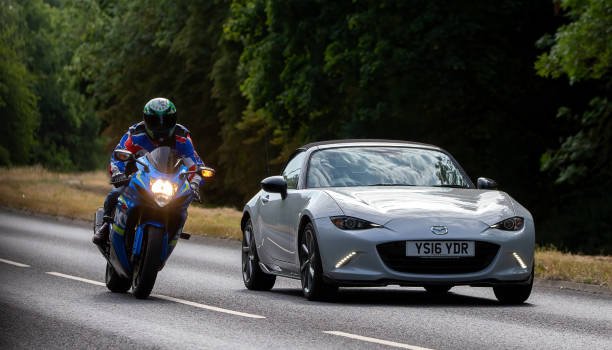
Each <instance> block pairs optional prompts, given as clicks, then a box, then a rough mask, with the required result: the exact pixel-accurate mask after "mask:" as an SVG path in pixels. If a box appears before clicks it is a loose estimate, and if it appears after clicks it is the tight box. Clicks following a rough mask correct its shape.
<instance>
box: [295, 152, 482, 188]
mask: <svg viewBox="0 0 612 350" xmlns="http://www.w3.org/2000/svg"><path fill="white" fill-rule="evenodd" d="M353 186H441V187H462V188H467V187H470V185H469V180H468V179H466V178H465V176H464V175H463V173H462V172H461V171H460V170H459V166H458V165H457V164H456V163H455V162H454V161H453V160H452V158H450V157H449V156H448V155H447V154H445V153H443V152H440V151H436V150H430V149H421V148H410V147H392V146H369V147H342V148H330V149H324V150H320V151H316V152H314V153H313V154H312V156H311V158H310V164H309V167H308V175H307V187H309V188H313V187H353Z"/></svg>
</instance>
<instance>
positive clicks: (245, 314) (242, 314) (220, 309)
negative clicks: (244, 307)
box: [151, 294, 266, 319]
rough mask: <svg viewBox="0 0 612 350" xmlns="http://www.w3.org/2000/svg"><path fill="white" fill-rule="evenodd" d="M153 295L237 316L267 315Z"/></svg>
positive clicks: (253, 316)
mask: <svg viewBox="0 0 612 350" xmlns="http://www.w3.org/2000/svg"><path fill="white" fill-rule="evenodd" d="M151 296H152V297H154V298H158V299H162V300H168V301H173V302H175V303H179V304H184V305H189V306H193V307H197V308H200V309H205V310H210V311H216V312H221V313H225V314H230V315H235V316H242V317H248V318H257V319H263V318H266V317H265V316H260V315H255V314H249V313H246V312H240V311H234V310H229V309H223V308H220V307H217V306H210V305H206V304H200V303H196V302H194V301H189V300H184V299H179V298H174V297H169V296H166V295H161V294H151Z"/></svg>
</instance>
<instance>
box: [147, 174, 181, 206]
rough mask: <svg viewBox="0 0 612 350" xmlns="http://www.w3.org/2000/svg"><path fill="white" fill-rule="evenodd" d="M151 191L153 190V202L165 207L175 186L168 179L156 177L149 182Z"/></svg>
mask: <svg viewBox="0 0 612 350" xmlns="http://www.w3.org/2000/svg"><path fill="white" fill-rule="evenodd" d="M151 192H153V199H155V203H157V205H159V206H160V207H165V206H166V205H167V204H168V203H170V200H172V197H173V196H174V193H175V192H176V188H175V186H174V185H173V184H172V183H171V182H170V181H167V180H160V179H158V180H154V181H153V182H152V183H151Z"/></svg>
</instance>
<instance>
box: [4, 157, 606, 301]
mask: <svg viewBox="0 0 612 350" xmlns="http://www.w3.org/2000/svg"><path fill="white" fill-rule="evenodd" d="M110 188H111V187H110V185H109V184H108V177H107V175H106V174H105V173H104V172H102V171H97V172H86V173H57V172H51V171H48V170H45V169H44V168H42V167H38V166H34V167H19V168H10V169H7V168H0V206H5V207H11V208H16V209H22V210H26V211H30V212H34V213H41V214H47V215H53V216H62V217H67V218H71V219H80V220H87V221H89V220H91V219H92V216H93V213H94V212H95V210H96V208H98V207H100V206H102V202H103V201H104V197H105V196H106V193H108V191H109V190H110ZM241 216H242V214H241V212H240V211H238V210H235V209H233V208H202V207H199V206H191V207H190V208H189V219H187V226H186V227H185V231H187V232H189V233H193V234H198V235H208V236H215V237H223V238H232V239H240V237H241V231H240V218H241ZM535 271H536V277H538V278H543V279H549V280H563V281H571V282H578V283H589V284H596V285H601V286H606V287H607V288H609V289H612V256H588V255H575V254H568V253H562V252H560V251H558V250H556V249H554V248H538V249H537V251H536V268H535Z"/></svg>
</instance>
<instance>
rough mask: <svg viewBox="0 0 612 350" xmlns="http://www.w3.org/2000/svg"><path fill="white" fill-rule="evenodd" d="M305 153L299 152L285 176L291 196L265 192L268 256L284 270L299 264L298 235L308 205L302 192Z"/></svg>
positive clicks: (262, 213)
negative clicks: (301, 180) (283, 196)
mask: <svg viewBox="0 0 612 350" xmlns="http://www.w3.org/2000/svg"><path fill="white" fill-rule="evenodd" d="M304 157H305V152H299V153H296V154H294V156H293V157H292V158H291V159H290V160H289V162H287V165H286V166H285V169H284V170H283V172H282V174H281V175H282V176H283V177H284V178H285V181H287V197H286V198H285V199H282V198H281V195H280V194H278V193H269V192H265V191H264V192H263V193H262V196H261V207H260V217H261V221H262V230H263V231H264V235H263V236H264V238H265V241H264V243H263V245H264V246H265V248H264V250H265V254H266V255H267V256H268V257H270V258H272V259H273V260H275V263H276V264H278V265H279V266H280V267H281V268H283V269H288V268H290V267H291V266H292V265H293V264H295V261H296V260H295V257H296V250H295V249H296V248H295V236H296V234H297V225H299V214H300V213H301V211H302V209H303V208H304V206H305V205H306V202H307V200H306V198H305V197H304V194H303V193H302V192H303V191H302V190H299V189H298V183H299V180H300V174H301V172H302V167H303V163H304Z"/></svg>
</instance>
